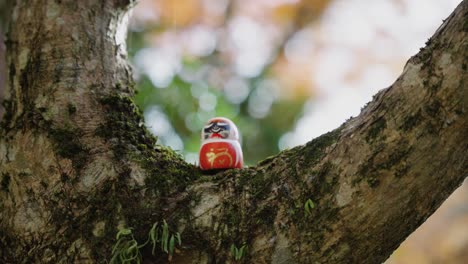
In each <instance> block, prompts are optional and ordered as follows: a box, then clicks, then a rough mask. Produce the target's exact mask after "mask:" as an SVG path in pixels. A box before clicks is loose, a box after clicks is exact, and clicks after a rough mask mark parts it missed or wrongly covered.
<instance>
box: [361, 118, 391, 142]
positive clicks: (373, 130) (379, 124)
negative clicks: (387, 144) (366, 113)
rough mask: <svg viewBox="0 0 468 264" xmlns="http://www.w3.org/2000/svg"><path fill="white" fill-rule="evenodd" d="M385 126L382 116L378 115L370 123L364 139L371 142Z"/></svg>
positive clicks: (385, 122)
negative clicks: (377, 117) (378, 116)
mask: <svg viewBox="0 0 468 264" xmlns="http://www.w3.org/2000/svg"><path fill="white" fill-rule="evenodd" d="M385 128H387V121H386V120H385V118H384V117H380V118H379V119H377V120H376V121H374V122H373V123H372V124H371V126H370V128H369V132H367V135H366V141H367V142H371V141H373V140H374V139H376V138H377V136H378V135H379V134H380V132H382V130H384V129H385Z"/></svg>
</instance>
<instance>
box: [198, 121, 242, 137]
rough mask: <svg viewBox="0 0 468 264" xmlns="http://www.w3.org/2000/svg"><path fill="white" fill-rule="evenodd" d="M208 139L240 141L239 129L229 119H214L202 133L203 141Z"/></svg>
mask: <svg viewBox="0 0 468 264" xmlns="http://www.w3.org/2000/svg"><path fill="white" fill-rule="evenodd" d="M208 139H233V140H238V136H237V127H236V125H234V123H233V122H232V121H231V120H229V119H227V118H212V119H210V120H209V121H208V124H207V125H205V127H203V131H202V141H205V140H208Z"/></svg>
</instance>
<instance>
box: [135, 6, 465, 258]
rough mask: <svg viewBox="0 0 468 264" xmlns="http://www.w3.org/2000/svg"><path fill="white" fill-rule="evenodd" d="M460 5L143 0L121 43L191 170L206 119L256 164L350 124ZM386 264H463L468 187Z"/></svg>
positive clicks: (143, 98)
mask: <svg viewBox="0 0 468 264" xmlns="http://www.w3.org/2000/svg"><path fill="white" fill-rule="evenodd" d="M460 2H461V1H460V0H373V1H370V0H368V1H364V0H141V1H140V2H139V3H138V4H137V5H136V6H135V8H134V10H133V14H132V15H131V18H130V30H129V37H128V41H127V48H128V51H129V54H130V58H131V60H132V63H133V65H134V68H135V78H136V80H137V89H138V93H137V95H136V97H135V100H136V102H137V104H138V105H139V106H140V107H141V109H142V110H143V111H144V115H145V118H146V125H147V127H148V128H149V130H150V131H152V132H153V133H154V134H155V135H157V136H158V141H159V142H160V143H161V144H164V145H167V146H170V147H171V148H173V149H174V150H176V151H178V152H179V153H181V154H182V155H183V156H184V157H185V158H186V160H187V161H189V162H192V163H196V162H197V160H198V150H199V147H200V131H201V128H202V126H203V124H204V122H206V121H207V120H208V119H209V118H211V117H215V116H225V117H228V118H230V119H232V120H233V121H234V122H235V123H236V124H237V125H238V127H239V130H240V131H241V134H242V138H241V140H242V148H243V151H244V157H245V161H246V163H247V165H254V164H255V163H256V162H258V161H259V160H262V159H265V158H266V157H268V156H270V155H274V154H276V153H278V152H279V151H281V150H283V149H287V148H290V147H293V146H296V145H298V144H303V143H305V142H307V141H309V140H311V139H312V138H314V137H317V136H319V135H321V134H323V133H325V132H327V131H330V130H332V129H334V128H336V127H338V126H339V125H340V124H341V123H342V122H344V121H345V120H346V119H347V118H349V117H350V116H356V115H358V114H359V111H360V109H361V107H362V106H363V105H364V104H365V103H366V102H368V101H370V100H371V98H372V95H373V94H375V93H376V92H377V91H379V90H380V89H382V88H385V87H388V86H390V85H391V84H392V82H393V81H394V80H396V79H397V77H398V75H399V74H400V73H401V72H402V69H403V66H404V64H405V62H406V61H407V60H408V59H409V58H410V57H411V56H412V55H414V54H416V53H417V52H418V51H419V48H421V47H423V46H424V43H425V42H426V40H427V39H428V38H429V37H430V36H432V35H433V33H434V32H435V30H436V29H437V28H438V27H439V26H440V24H441V23H442V19H444V18H446V17H447V16H448V15H449V14H450V13H451V12H452V11H453V10H454V8H455V7H456V6H457V5H458V4H459V3H460ZM386 263H388V264H395V263H468V187H467V184H466V183H465V184H464V185H463V186H462V187H460V188H459V189H458V190H457V192H456V193H454V194H453V195H452V196H451V197H450V198H449V200H447V201H446V202H445V204H444V205H443V206H442V207H441V208H440V209H439V210H438V211H437V213H436V214H435V215H434V216H432V217H431V218H430V219H429V220H428V221H427V222H426V223H425V224H424V225H423V226H421V228H419V229H418V230H417V231H416V232H415V233H414V234H413V235H412V236H411V237H410V238H408V239H407V241H405V242H404V243H403V244H402V246H401V247H400V248H399V249H398V250H397V251H396V252H395V253H394V254H393V255H392V257H391V258H390V259H389V260H387V262H386Z"/></svg>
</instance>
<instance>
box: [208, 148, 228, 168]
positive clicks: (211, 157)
mask: <svg viewBox="0 0 468 264" xmlns="http://www.w3.org/2000/svg"><path fill="white" fill-rule="evenodd" d="M221 156H226V157H228V158H229V165H228V166H229V167H231V166H232V165H233V164H232V163H233V161H232V156H231V154H229V152H228V149H227V148H218V149H216V152H214V149H213V148H211V149H210V151H209V152H208V153H206V157H207V158H208V162H210V165H211V167H212V168H213V163H214V162H215V160H216V159H217V158H219V157H221ZM224 162H225V160H220V161H219V163H220V164H221V165H223V166H224Z"/></svg>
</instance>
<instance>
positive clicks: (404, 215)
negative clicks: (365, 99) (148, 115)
mask: <svg viewBox="0 0 468 264" xmlns="http://www.w3.org/2000/svg"><path fill="white" fill-rule="evenodd" d="M131 2H132V1H124V0H108V1H92V0H85V1H66V0H62V1H52V0H50V1H46V0H30V1H18V3H17V4H16V5H15V7H14V11H13V13H12V21H11V22H12V23H11V25H10V30H9V34H8V36H7V42H6V44H7V70H8V84H9V86H8V89H7V92H6V100H5V102H6V103H4V105H5V106H6V114H5V117H4V119H3V121H2V123H1V128H0V183H1V186H0V211H1V212H2V214H1V215H0V248H1V249H2V250H1V251H0V260H1V262H2V263H35V262H40V263H103V262H106V261H112V257H113V256H115V255H116V254H117V253H119V252H121V251H119V250H126V249H129V248H130V247H127V248H126V247H125V245H131V243H133V242H131V241H132V239H135V241H136V243H138V245H143V244H144V243H145V241H146V240H147V238H148V237H151V235H149V234H151V231H150V230H151V227H152V226H153V224H154V223H158V225H157V227H158V228H159V229H158V230H163V229H164V228H163V226H164V224H163V223H167V225H168V226H167V227H168V229H166V236H165V237H164V236H163V235H162V233H157V234H156V237H159V238H161V237H164V239H162V240H163V241H166V242H169V244H171V243H170V239H169V238H170V237H171V235H174V237H177V235H176V234H177V232H178V233H179V234H180V236H181V238H182V243H181V245H175V252H174V253H173V254H171V256H169V255H168V254H167V253H166V252H165V250H164V245H163V246H162V249H161V242H158V244H157V245H156V244H155V246H156V247H155V249H154V252H152V251H153V248H152V247H153V243H151V239H150V240H149V241H150V242H148V243H147V244H146V246H141V248H138V249H137V251H132V252H133V253H135V252H138V254H141V256H140V255H138V254H137V255H135V256H136V258H140V257H141V258H142V259H143V262H144V263H161V262H165V261H168V260H171V261H172V262H174V263H380V262H382V261H384V260H385V259H386V258H387V257H388V256H389V255H390V254H391V253H392V252H393V251H394V250H395V249H396V248H397V247H398V245H399V244H400V243H401V242H402V241H403V240H404V239H405V238H406V237H407V236H408V235H409V234H410V233H411V232H412V231H413V230H415V229H416V228H417V227H418V226H419V225H420V224H422V223H423V222H424V221H425V220H426V219H427V217H429V216H430V215H431V214H432V213H433V212H434V211H435V210H436V209H437V208H438V206H439V205H440V204H441V203H442V202H443V201H444V200H445V199H446V198H447V197H448V196H449V195H450V194H451V193H452V192H453V191H454V190H455V188H456V187H458V186H459V185H460V184H461V183H462V181H463V179H465V177H466V176H467V168H468V164H467V161H466V156H468V155H467V154H468V153H467V152H468V151H467V150H468V139H467V137H466V135H467V134H468V124H467V118H466V106H467V104H466V103H467V100H468V95H467V88H466V84H467V74H466V69H467V61H468V59H467V51H468V47H467V32H468V27H467V23H466V21H467V19H468V2H467V1H466V0H465V1H463V2H462V3H461V4H460V5H459V6H458V7H457V9H456V10H455V11H454V12H453V13H452V15H451V16H450V17H449V18H448V19H447V20H446V21H445V22H444V23H443V25H442V26H441V27H440V28H439V29H438V31H437V32H436V33H435V35H434V36H433V37H432V38H431V39H429V41H428V42H427V46H426V47H425V48H424V49H421V51H420V52H419V53H418V54H417V55H416V56H414V57H413V58H411V59H410V60H409V61H408V63H407V65H406V66H405V68H404V71H403V73H402V75H401V76H400V77H399V78H398V79H397V80H396V81H395V83H394V84H393V85H392V86H391V87H389V88H387V89H384V90H382V91H381V92H379V93H378V94H377V95H376V96H375V97H374V99H373V101H372V102H370V103H369V104H368V105H367V106H365V107H364V108H363V110H362V111H361V114H360V115H359V116H358V117H356V118H352V119H350V120H348V121H346V122H345V123H344V124H343V125H342V126H340V127H339V128H337V129H336V130H334V131H332V132H329V133H327V134H325V135H322V136H321V137H319V138H316V139H314V140H312V141H311V142H309V143H307V144H306V145H304V146H299V147H296V148H293V149H290V150H286V151H283V152H281V153H280V154H278V155H277V156H274V157H271V158H268V159H266V160H264V161H262V162H260V163H259V164H258V165H257V166H255V167H249V168H244V169H241V170H228V171H224V172H219V173H217V174H215V175H203V174H202V173H201V172H200V171H199V170H198V168H196V167H195V166H193V165H191V164H187V163H186V162H184V161H183V160H182V159H181V158H180V157H179V156H178V155H177V154H175V153H174V152H173V151H171V150H170V149H167V148H164V147H162V146H158V145H156V144H155V139H154V137H152V136H151V135H150V134H149V133H148V132H147V131H146V129H145V128H144V126H143V120H142V117H141V115H140V113H139V111H138V109H137V108H136V107H135V105H134V104H133V102H132V100H131V99H130V98H131V96H132V93H133V91H134V88H133V82H132V79H131V73H130V70H129V67H128V65H127V63H126V53H125V42H124V39H125V31H126V27H125V22H126V18H127V15H126V13H127V11H128V8H129V6H130V5H131V4H132V3H131ZM129 228H132V229H131V231H130V229H129ZM118 230H123V231H122V232H121V234H120V237H119V238H120V240H118V239H117V238H116V233H117V232H118ZM129 232H131V234H129ZM153 234H155V233H153ZM117 241H119V242H118V243H117ZM121 242H122V243H121ZM125 243H127V244H125ZM163 244H164V243H163ZM243 245H246V247H244V250H243V251H242V252H241V248H242V246H243ZM114 246H115V250H114V251H113V250H112V249H113V247H114ZM134 248H135V247H134ZM236 252H237V254H236ZM153 253H154V254H153Z"/></svg>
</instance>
